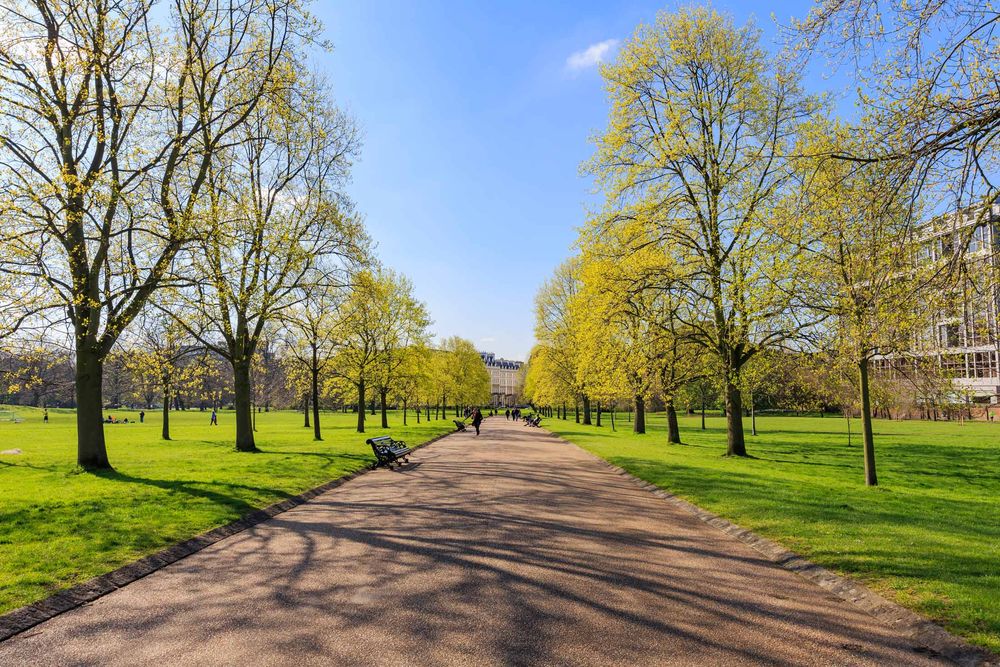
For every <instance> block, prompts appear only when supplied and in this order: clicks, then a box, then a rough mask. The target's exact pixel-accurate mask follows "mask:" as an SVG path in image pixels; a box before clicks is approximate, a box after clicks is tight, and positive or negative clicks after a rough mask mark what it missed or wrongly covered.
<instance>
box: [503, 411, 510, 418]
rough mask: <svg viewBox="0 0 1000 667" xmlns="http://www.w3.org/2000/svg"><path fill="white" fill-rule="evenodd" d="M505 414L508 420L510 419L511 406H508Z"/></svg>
mask: <svg viewBox="0 0 1000 667" xmlns="http://www.w3.org/2000/svg"><path fill="white" fill-rule="evenodd" d="M503 414H504V418H506V420H507V421H510V408H507V411H506V412H505V413H503Z"/></svg>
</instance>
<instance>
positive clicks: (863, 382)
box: [779, 121, 937, 486]
mask: <svg viewBox="0 0 1000 667" xmlns="http://www.w3.org/2000/svg"><path fill="white" fill-rule="evenodd" d="M854 137H855V133H854V132H853V131H852V130H851V129H850V128H848V127H846V126H843V125H837V124H834V123H829V122H824V121H817V122H816V123H814V124H812V126H811V128H810V130H809V131H808V132H805V133H803V138H802V141H801V144H800V149H799V153H800V154H803V155H807V156H811V159H803V160H801V161H800V162H799V167H800V170H801V175H800V183H801V186H800V190H799V193H798V194H797V195H796V200H795V203H794V204H793V205H792V206H790V207H782V208H781V209H779V210H784V212H785V215H787V216H789V217H793V218H795V219H802V220H804V221H805V225H804V227H803V234H804V235H805V236H804V237H803V243H804V247H806V248H807V249H808V253H809V257H808V259H809V262H808V266H809V267H810V269H811V271H810V273H811V279H810V280H809V281H807V282H806V284H805V287H804V289H805V290H806V295H807V297H808V300H809V302H810V304H811V305H812V307H813V308H817V309H819V310H822V311H824V312H826V313H827V314H829V315H830V316H831V317H832V321H831V325H832V326H831V327H830V328H829V329H828V330H827V331H828V333H829V334H830V338H831V339H832V340H831V341H830V347H832V348H834V349H836V351H837V353H838V356H839V357H840V358H841V359H843V360H846V362H847V363H848V364H849V365H850V366H851V367H853V370H854V375H855V378H856V386H857V388H858V392H859V394H858V403H859V405H860V413H861V423H862V442H863V443H864V461H865V483H866V484H867V485H868V486H875V485H876V484H878V476H877V474H876V471H875V445H874V436H873V433H872V401H871V390H870V387H871V383H870V377H869V375H870V369H871V362H872V359H874V358H875V357H876V356H879V355H890V354H892V353H893V352H903V351H907V350H910V349H911V348H912V346H913V342H914V340H915V339H916V334H917V330H918V329H919V328H921V326H922V325H923V324H924V323H925V322H927V321H928V320H927V319H925V318H927V316H928V312H927V310H928V308H927V307H928V306H931V305H933V304H934V302H935V301H936V298H935V292H936V291H937V290H930V289H928V288H929V287H931V285H932V283H931V282H929V278H930V277H931V276H933V275H934V272H933V264H932V261H931V260H932V258H930V257H927V258H926V259H925V260H921V259H920V255H919V253H918V246H917V244H916V243H915V235H914V230H913V227H912V225H911V220H912V219H913V214H912V204H911V202H912V201H913V196H912V193H911V192H910V188H911V187H913V186H912V184H910V183H909V182H908V181H907V179H905V178H904V179H900V178H898V175H897V174H896V173H895V170H894V169H893V165H892V164H891V163H880V162H874V163H856V162H851V161H844V160H837V159H833V158H831V157H830V156H831V155H832V154H833V153H835V152H838V151H840V150H845V151H853V150H854V149H853V148H852V147H851V146H852V145H857V144H858V143H860V142H862V141H863V139H857V138H854ZM862 150H863V149H862ZM904 363H905V362H904Z"/></svg>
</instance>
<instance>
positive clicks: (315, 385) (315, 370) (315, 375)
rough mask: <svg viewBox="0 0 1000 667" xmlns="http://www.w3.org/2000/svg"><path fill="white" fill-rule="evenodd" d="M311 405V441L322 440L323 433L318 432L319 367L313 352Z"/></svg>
mask: <svg viewBox="0 0 1000 667" xmlns="http://www.w3.org/2000/svg"><path fill="white" fill-rule="evenodd" d="M312 404H313V440H316V441H320V440H322V439H323V433H322V431H320V430H319V366H318V364H317V360H316V351H315V350H313V367H312Z"/></svg>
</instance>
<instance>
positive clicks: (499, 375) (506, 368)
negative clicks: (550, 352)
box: [479, 352, 524, 408]
mask: <svg viewBox="0 0 1000 667" xmlns="http://www.w3.org/2000/svg"><path fill="white" fill-rule="evenodd" d="M479 356H480V357H482V359H483V363H484V364H486V370H487V371H489V373H490V396H491V399H490V400H491V405H493V407H497V408H503V407H513V406H514V405H516V403H517V399H518V396H520V394H521V366H523V365H524V362H522V361H510V360H509V359H499V358H497V356H496V355H494V354H493V353H492V352H480V353H479Z"/></svg>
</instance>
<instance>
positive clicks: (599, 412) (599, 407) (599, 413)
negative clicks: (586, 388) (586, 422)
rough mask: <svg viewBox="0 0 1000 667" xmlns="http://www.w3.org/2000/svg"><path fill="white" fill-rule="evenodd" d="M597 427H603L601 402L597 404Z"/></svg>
mask: <svg viewBox="0 0 1000 667" xmlns="http://www.w3.org/2000/svg"><path fill="white" fill-rule="evenodd" d="M597 425H598V426H600V425H601V402H600V401H598V402H597Z"/></svg>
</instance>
